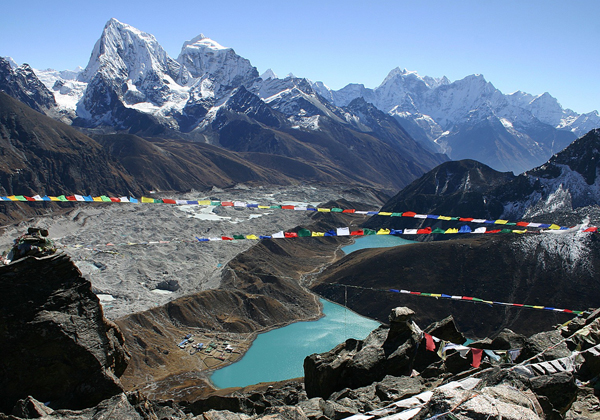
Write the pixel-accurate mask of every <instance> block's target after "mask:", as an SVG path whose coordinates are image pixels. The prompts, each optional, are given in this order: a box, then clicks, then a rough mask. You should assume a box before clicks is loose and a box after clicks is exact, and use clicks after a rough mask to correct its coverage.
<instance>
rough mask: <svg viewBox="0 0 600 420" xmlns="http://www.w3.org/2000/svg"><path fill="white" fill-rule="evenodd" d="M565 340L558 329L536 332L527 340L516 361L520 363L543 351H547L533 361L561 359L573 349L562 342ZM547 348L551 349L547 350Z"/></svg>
mask: <svg viewBox="0 0 600 420" xmlns="http://www.w3.org/2000/svg"><path fill="white" fill-rule="evenodd" d="M563 340H564V338H563V336H562V335H561V334H560V332H559V331H557V330H551V331H544V332H540V333H537V334H534V335H532V336H531V337H529V338H527V340H525V345H524V346H523V350H522V351H521V354H520V356H519V357H518V358H517V360H515V362H516V363H520V362H522V361H523V360H528V359H530V358H531V357H534V356H535V355H537V354H538V353H541V352H543V351H545V352H544V354H543V355H541V356H540V357H538V358H537V359H536V360H534V361H533V362H535V361H545V360H554V359H560V358H561V357H567V356H570V355H571V351H570V350H569V348H568V347H567V344H566V343H565V342H561V341H563ZM547 349H551V350H549V351H546V350H547Z"/></svg>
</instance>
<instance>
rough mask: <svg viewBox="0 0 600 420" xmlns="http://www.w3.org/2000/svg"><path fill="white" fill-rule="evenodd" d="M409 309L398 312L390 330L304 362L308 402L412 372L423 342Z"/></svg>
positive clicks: (384, 328)
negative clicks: (416, 348)
mask: <svg viewBox="0 0 600 420" xmlns="http://www.w3.org/2000/svg"><path fill="white" fill-rule="evenodd" d="M413 314H414V312H412V310H410V309H409V308H395V309H394V310H392V313H391V315H390V327H389V328H387V327H384V326H381V327H379V328H377V329H375V330H374V331H373V332H371V334H369V335H368V336H367V338H365V339H364V340H354V339H350V340H346V342H345V343H342V344H340V345H338V346H336V347H335V348H334V349H333V350H331V351H329V352H326V353H322V354H312V355H310V356H308V357H307V358H306V359H304V385H305V389H306V394H307V396H308V397H309V398H312V397H322V398H328V397H329V396H330V395H331V394H332V393H333V392H335V391H339V390H342V389H344V388H352V389H354V388H359V387H362V386H366V385H369V384H371V383H373V382H375V381H380V380H382V379H383V378H384V377H385V376H386V375H393V376H402V375H406V374H409V373H410V372H411V370H412V361H413V359H414V355H415V351H414V350H415V347H416V346H417V345H418V343H419V341H420V337H419V335H418V334H416V333H415V332H414V331H413V329H414V324H413V321H412V315H413Z"/></svg>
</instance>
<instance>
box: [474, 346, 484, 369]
mask: <svg viewBox="0 0 600 420" xmlns="http://www.w3.org/2000/svg"><path fill="white" fill-rule="evenodd" d="M482 354H483V349H471V355H473V362H472V363H471V366H473V367H474V368H478V367H479V365H480V364H481V355H482Z"/></svg>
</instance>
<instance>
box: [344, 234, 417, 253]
mask: <svg viewBox="0 0 600 420" xmlns="http://www.w3.org/2000/svg"><path fill="white" fill-rule="evenodd" d="M415 242H416V241H410V240H408V239H404V238H400V237H399V236H394V235H368V236H359V237H358V238H356V240H355V241H354V243H353V244H352V245H346V246H345V247H342V251H344V252H345V253H346V254H350V253H352V252H354V251H358V250H359V249H365V248H390V247H392V246H398V245H406V244H412V243H415Z"/></svg>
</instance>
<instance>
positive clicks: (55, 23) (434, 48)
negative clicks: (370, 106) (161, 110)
mask: <svg viewBox="0 0 600 420" xmlns="http://www.w3.org/2000/svg"><path fill="white" fill-rule="evenodd" d="M3 3H4V4H3V6H2V14H1V15H0V56H10V57H13V58H14V59H15V60H16V61H17V62H18V63H23V62H27V63H29V64H30V65H31V66H33V67H35V68H42V69H43V68H55V69H58V70H64V69H72V68H75V67H76V66H78V65H81V66H83V67H85V65H86V64H87V62H88V60H89V56H90V53H91V51H92V48H93V46H94V43H95V42H96V41H97V39H98V38H99V37H100V35H101V33H102V29H103V27H104V25H105V23H106V22H107V21H108V20H109V19H110V18H112V17H114V18H117V19H118V20H120V21H121V22H124V23H127V24H129V25H132V26H134V27H136V28H138V29H140V30H142V31H144V32H148V33H151V34H153V35H154V36H155V37H156V38H157V39H158V41H159V42H160V44H161V45H162V46H163V47H164V48H165V50H166V51H167V52H168V53H169V55H171V56H172V57H173V58H176V57H177V55H178V54H179V51H180V49H181V46H182V44H183V42H184V41H186V40H189V39H191V38H193V37H195V36H196V35H198V34H200V33H203V34H205V35H206V36H208V37H209V38H212V39H214V40H215V41H217V42H219V43H220V44H222V45H224V46H226V47H232V48H233V49H235V51H236V52H237V53H238V54H240V55H242V56H243V57H245V58H247V59H249V60H250V61H251V63H252V64H253V65H254V66H256V67H257V68H258V71H259V72H261V73H262V72H263V71H265V70H267V69H268V68H271V69H273V71H275V73H277V74H278V75H279V76H285V75H286V74H288V73H290V72H292V73H294V74H295V75H296V76H299V77H306V78H309V79H311V80H313V81H322V82H324V83H325V84H327V85H328V86H330V87H331V88H333V89H340V88H342V87H343V86H345V85H346V84H348V83H362V84H364V85H365V86H367V87H371V88H373V87H376V86H378V85H379V84H380V83H381V82H382V81H383V79H384V78H385V76H386V75H387V74H388V73H389V71H390V70H392V69H393V68H395V67H400V68H406V69H408V70H414V71H417V72H418V73H419V74H421V75H423V76H424V75H427V76H432V77H441V76H447V77H448V78H449V79H450V80H452V81H454V80H457V79H462V78H463V77H465V76H467V75H469V74H474V73H479V74H483V75H484V76H485V78H486V80H488V81H490V82H492V83H493V84H494V86H495V87H496V88H498V89H500V90H501V91H502V92H503V93H512V92H514V91H516V90H522V91H525V92H528V93H531V94H541V93H544V92H549V93H550V94H551V95H552V96H554V97H556V98H557V99H558V101H559V102H560V103H561V104H562V105H563V107H565V108H571V109H573V110H575V111H577V112H579V113H584V112H589V111H592V110H600V78H599V76H600V71H599V70H600V54H599V53H598V45H599V44H600V25H599V24H598V17H599V16H600V1H598V0H569V1H557V0H520V1H513V0H510V1H503V0H494V1H482V0H478V1H471V0H443V1H442V0H413V1H404V0H395V1H387V0H375V1H373V2H366V1H353V0H346V1H337V0H329V1H328V0H320V1H315V0H303V1H302V2H285V1H259V2H249V1H247V0H245V1H238V0H219V1H211V2H206V1H202V0H194V1H185V2H184V1H180V0H173V1H169V2H166V1H160V2H159V1H155V0H145V1H140V0H133V1H130V0H119V1H117V0H104V1H102V2H98V1H95V0H89V1H87V2H82V1H81V0H79V1H72V0H64V1H61V0H56V1H52V2H48V1H47V0H46V1H40V0H29V1H27V2H17V1H12V2H8V1H4V2H3Z"/></svg>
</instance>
